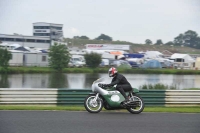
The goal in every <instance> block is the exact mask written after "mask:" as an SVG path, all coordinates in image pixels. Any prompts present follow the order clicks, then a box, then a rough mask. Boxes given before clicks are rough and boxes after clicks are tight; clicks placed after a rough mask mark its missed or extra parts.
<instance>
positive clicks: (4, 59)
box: [0, 48, 12, 69]
mask: <svg viewBox="0 0 200 133" xmlns="http://www.w3.org/2000/svg"><path fill="white" fill-rule="evenodd" d="M10 59H12V54H11V52H10V51H8V50H7V49H2V48H0V67H2V68H4V69H7V68H8V66H9V63H8V62H9V60H10Z"/></svg>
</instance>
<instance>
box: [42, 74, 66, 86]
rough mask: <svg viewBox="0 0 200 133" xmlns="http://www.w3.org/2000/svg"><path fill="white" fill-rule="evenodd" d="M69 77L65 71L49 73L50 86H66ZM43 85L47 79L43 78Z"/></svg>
mask: <svg viewBox="0 0 200 133" xmlns="http://www.w3.org/2000/svg"><path fill="white" fill-rule="evenodd" d="M67 78H68V77H66V75H65V74H63V73H51V74H49V80H48V88H66V87H67V86H68V82H66V81H67V80H66V79H67ZM41 84H42V86H45V84H46V81H45V79H42V80H41Z"/></svg>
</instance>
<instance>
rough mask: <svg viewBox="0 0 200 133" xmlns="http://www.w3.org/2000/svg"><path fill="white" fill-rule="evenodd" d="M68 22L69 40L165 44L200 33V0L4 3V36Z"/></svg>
mask: <svg viewBox="0 0 200 133" xmlns="http://www.w3.org/2000/svg"><path fill="white" fill-rule="evenodd" d="M34 22H49V23H58V24H64V29H63V31H64V37H70V38H71V37H73V36H81V35H86V36H88V37H89V38H91V39H94V38H96V37H98V36H99V35H100V34H102V33H103V34H106V35H109V36H111V37H112V38H113V40H123V41H130V42H133V43H144V42H145V40H146V39H151V40H152V41H153V43H155V41H156V40H157V39H162V40H163V42H164V43H166V42H168V41H173V40H174V37H176V36H178V35H179V34H180V33H184V32H185V31H187V30H194V31H196V32H197V33H198V34H199V35H200V0H0V34H13V33H19V34H23V35H32V34H33V33H32V32H33V29H32V23H34Z"/></svg>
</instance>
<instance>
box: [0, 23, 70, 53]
mask: <svg viewBox="0 0 200 133" xmlns="http://www.w3.org/2000/svg"><path fill="white" fill-rule="evenodd" d="M62 40H63V25H62V24H53V23H45V22H36V23H33V36H27V35H20V34H13V35H7V34H0V42H2V43H3V44H8V45H9V44H19V45H21V46H24V47H30V48H44V49H46V48H49V47H50V46H51V45H52V44H53V43H54V42H58V43H64V42H63V41H62ZM64 44H65V45H67V44H66V43H64Z"/></svg>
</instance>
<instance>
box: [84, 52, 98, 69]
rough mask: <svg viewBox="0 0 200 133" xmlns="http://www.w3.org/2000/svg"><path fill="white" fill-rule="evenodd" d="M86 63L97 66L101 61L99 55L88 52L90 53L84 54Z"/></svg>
mask: <svg viewBox="0 0 200 133" xmlns="http://www.w3.org/2000/svg"><path fill="white" fill-rule="evenodd" d="M84 58H85V61H86V65H87V66H89V67H91V68H96V67H98V66H99V64H100V63H101V55H100V54H97V53H93V52H92V53H90V54H88V53H87V54H85V55H84Z"/></svg>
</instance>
